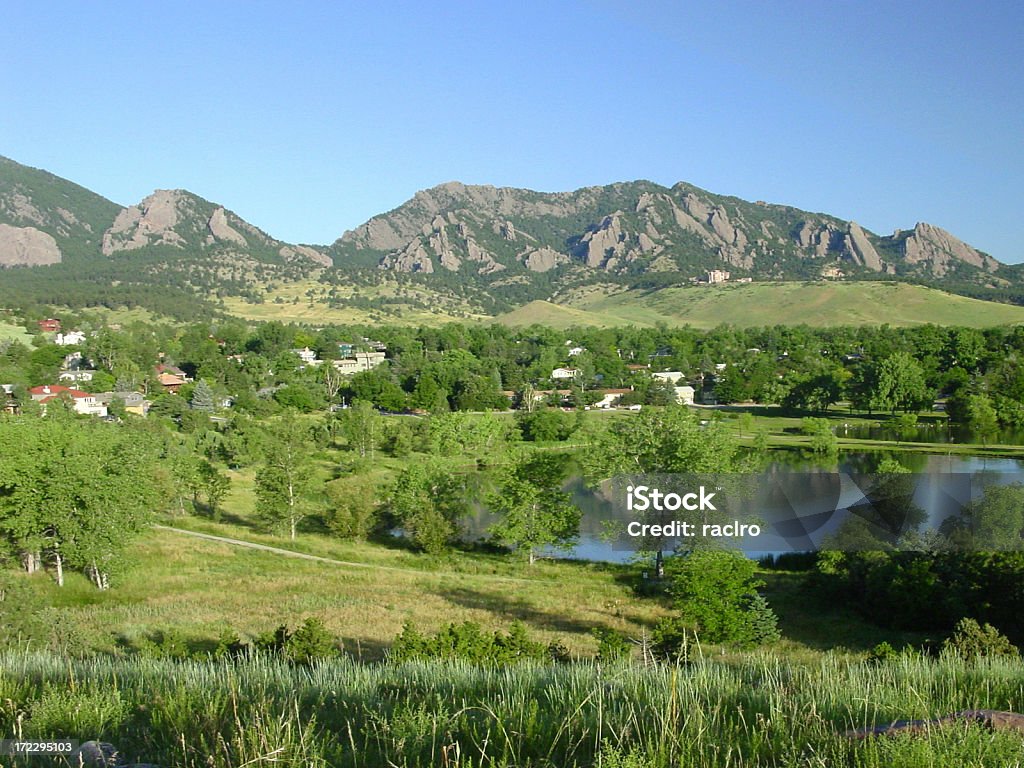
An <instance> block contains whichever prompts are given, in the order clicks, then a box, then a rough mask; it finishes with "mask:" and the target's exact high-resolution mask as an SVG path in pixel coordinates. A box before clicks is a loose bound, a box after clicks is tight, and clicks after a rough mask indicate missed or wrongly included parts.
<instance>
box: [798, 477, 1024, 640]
mask: <svg viewBox="0 0 1024 768" xmlns="http://www.w3.org/2000/svg"><path fill="white" fill-rule="evenodd" d="M880 470H881V471H882V476H883V478H885V477H888V478H890V480H888V481H885V480H883V482H882V486H883V487H882V488H881V489H880V491H879V492H878V493H877V494H869V496H876V497H877V498H874V499H873V502H874V503H873V505H872V509H871V511H870V514H868V515H863V516H858V517H852V518H850V519H849V520H848V521H847V522H846V523H845V524H844V526H843V527H842V528H841V529H840V531H838V532H837V534H836V535H835V536H834V537H833V539H832V540H831V541H830V542H829V544H828V546H829V547H835V548H829V549H826V550H825V551H823V552H822V553H821V554H820V555H819V557H818V562H817V565H816V572H817V573H816V576H815V577H814V578H813V579H812V582H813V583H814V584H816V585H817V587H818V588H819V589H820V590H822V591H823V593H824V594H826V595H828V596H830V597H832V598H836V597H838V598H841V599H843V600H845V601H849V602H850V604H852V605H855V606H857V608H858V610H860V611H861V613H863V614H864V615H865V616H866V617H867V618H869V619H870V620H871V621H873V622H875V623H878V624H881V625H883V626H890V627H897V628H900V629H913V630H949V629H951V628H952V627H953V625H954V624H955V623H956V622H957V621H958V620H959V619H962V618H964V617H968V618H972V619H975V620H977V621H983V622H989V623H991V624H993V625H995V626H996V627H998V628H999V629H1000V630H1002V631H1003V632H1004V633H1006V634H1007V635H1008V636H1009V637H1010V638H1011V639H1012V640H1013V641H1014V642H1016V643H1021V642H1024V621H1022V618H1021V617H1022V616H1024V485H1020V484H1016V485H1004V486H1000V485H989V486H988V487H986V488H985V489H984V495H983V496H981V497H980V498H979V499H976V500H975V501H973V502H972V503H970V504H968V505H967V506H966V507H965V508H964V509H963V510H962V511H961V512H960V513H959V514H958V515H955V516H953V517H950V518H948V519H947V520H945V521H943V523H942V524H941V525H940V527H939V528H938V530H936V531H924V532H922V531H921V526H922V524H923V523H924V522H925V520H926V518H927V514H926V512H925V511H924V510H923V509H921V508H920V507H918V506H917V505H916V504H915V503H914V502H913V489H912V487H905V488H901V487H900V483H901V482H904V481H903V478H905V477H906V474H905V472H906V470H902V471H901V470H900V469H898V468H897V467H895V466H893V463H892V462H886V463H884V464H883V466H881V467H880Z"/></svg>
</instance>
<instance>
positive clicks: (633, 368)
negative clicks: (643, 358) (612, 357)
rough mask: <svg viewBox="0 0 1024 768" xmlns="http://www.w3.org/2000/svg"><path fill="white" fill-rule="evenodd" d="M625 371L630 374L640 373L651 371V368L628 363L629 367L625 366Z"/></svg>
mask: <svg viewBox="0 0 1024 768" xmlns="http://www.w3.org/2000/svg"><path fill="white" fill-rule="evenodd" d="M626 370H627V371H629V372H630V373H640V371H649V370H651V366H650V365H641V364H640V363H630V364H629V365H627V366H626Z"/></svg>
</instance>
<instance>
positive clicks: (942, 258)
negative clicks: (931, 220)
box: [903, 222, 999, 277]
mask: <svg viewBox="0 0 1024 768" xmlns="http://www.w3.org/2000/svg"><path fill="white" fill-rule="evenodd" d="M903 256H904V258H905V259H906V261H907V263H908V264H924V265H925V266H927V267H929V268H930V270H931V273H932V274H933V275H936V276H938V277H941V276H942V275H945V274H946V273H947V272H948V271H949V269H950V268H951V266H952V265H954V264H955V263H956V262H962V263H965V264H969V265H970V266H972V267H977V268H978V269H983V270H985V271H987V272H995V271H996V270H997V269H998V268H999V262H998V261H996V260H995V259H993V258H992V257H991V256H989V255H988V254H986V253H982V252H981V251H979V250H977V249H976V248H972V247H971V246H969V245H968V244H967V243H965V242H963V241H962V240H960V239H959V238H956V237H954V236H953V235H951V234H950V233H949V232H947V231H946V230H944V229H941V228H939V227H936V226H934V225H933V224H928V223H926V222H918V223H917V224H916V225H915V226H914V229H913V231H912V232H911V233H910V235H909V236H907V237H906V239H905V240H903Z"/></svg>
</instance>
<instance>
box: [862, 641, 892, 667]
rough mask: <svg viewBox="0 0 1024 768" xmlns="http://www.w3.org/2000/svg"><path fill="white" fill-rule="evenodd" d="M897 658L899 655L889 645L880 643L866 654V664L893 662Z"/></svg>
mask: <svg viewBox="0 0 1024 768" xmlns="http://www.w3.org/2000/svg"><path fill="white" fill-rule="evenodd" d="M898 656H899V653H897V651H896V649H895V648H893V647H892V646H891V645H889V643H887V642H881V643H879V644H878V645H876V646H875V647H874V648H872V649H871V651H870V652H869V653H868V663H869V664H882V663H884V662H887V661H893V660H894V659H896V658H897V657H898Z"/></svg>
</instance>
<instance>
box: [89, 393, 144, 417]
mask: <svg viewBox="0 0 1024 768" xmlns="http://www.w3.org/2000/svg"><path fill="white" fill-rule="evenodd" d="M96 400H97V401H99V402H100V403H103V405H105V406H107V407H108V408H109V406H110V403H111V402H113V401H114V400H120V401H121V402H123V403H124V410H125V411H126V412H127V413H132V414H134V415H136V416H146V415H147V414H148V413H149V406H150V405H151V403H150V402H149V400H147V399H146V398H145V397H143V395H142V393H141V392H100V393H99V394H98V395H96Z"/></svg>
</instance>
